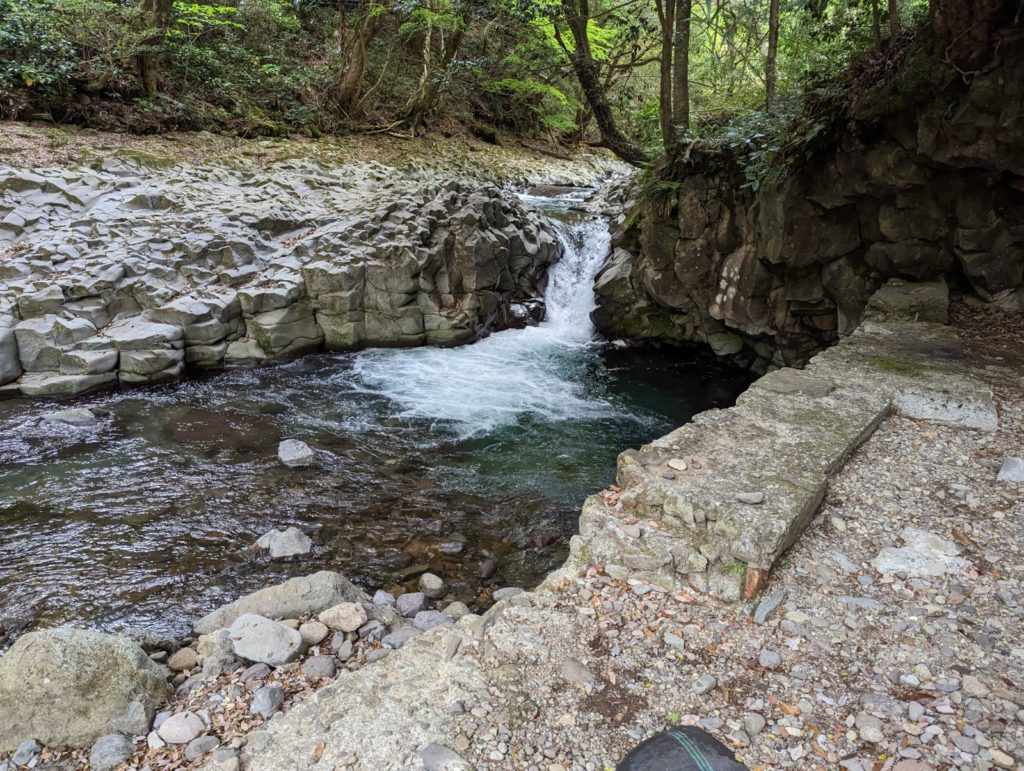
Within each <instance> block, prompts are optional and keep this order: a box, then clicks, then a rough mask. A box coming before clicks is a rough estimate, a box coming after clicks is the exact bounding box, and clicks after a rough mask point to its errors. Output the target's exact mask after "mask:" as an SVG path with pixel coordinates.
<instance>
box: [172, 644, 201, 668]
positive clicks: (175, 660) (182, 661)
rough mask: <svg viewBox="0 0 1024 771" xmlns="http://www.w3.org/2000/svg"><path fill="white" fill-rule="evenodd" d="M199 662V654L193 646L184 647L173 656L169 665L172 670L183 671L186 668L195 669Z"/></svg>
mask: <svg viewBox="0 0 1024 771" xmlns="http://www.w3.org/2000/svg"><path fill="white" fill-rule="evenodd" d="M198 663H199V654H198V653H196V652H195V650H193V649H192V648H182V649H181V650H179V651H176V652H175V654H174V655H173V656H171V658H170V660H169V661H168V662H167V666H168V667H169V668H170V670H171V671H172V672H183V671H185V670H186V669H194V668H195V666H196V664H198Z"/></svg>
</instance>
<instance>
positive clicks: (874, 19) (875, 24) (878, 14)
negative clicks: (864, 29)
mask: <svg viewBox="0 0 1024 771" xmlns="http://www.w3.org/2000/svg"><path fill="white" fill-rule="evenodd" d="M871 34H872V36H873V37H874V39H875V50H876V51H881V50H882V11H881V9H880V8H879V7H878V0H871Z"/></svg>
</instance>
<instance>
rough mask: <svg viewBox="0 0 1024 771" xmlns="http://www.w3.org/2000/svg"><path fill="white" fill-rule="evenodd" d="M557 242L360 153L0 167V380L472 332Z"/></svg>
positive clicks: (34, 390)
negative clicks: (346, 160) (348, 157)
mask: <svg viewBox="0 0 1024 771" xmlns="http://www.w3.org/2000/svg"><path fill="white" fill-rule="evenodd" d="M559 249H560V247H559V241H558V240H557V237H556V236H555V234H554V232H553V231H552V230H551V229H550V227H549V226H548V225H547V224H546V223H545V222H543V221H542V220H541V219H540V218H539V217H538V216H537V215H536V214H534V213H532V212H530V211H529V210H527V209H525V208H523V206H522V205H521V204H520V202H519V201H518V199H517V198H516V197H515V196H514V195H512V194H510V193H508V192H506V191H503V190H502V189H501V188H499V187H497V186H496V185H493V184H488V183H483V182H480V181H477V180H452V179H447V180H445V179H440V180H439V179H438V178H437V177H436V176H434V177H433V178H431V177H430V176H427V175H421V176H419V177H418V176H417V175H415V174H413V175H405V177H403V176H402V175H400V174H399V173H398V172H396V171H395V170H393V169H388V168H386V167H381V166H376V165H369V164H367V165H364V166H361V167H342V168H334V169H328V168H324V167H321V166H318V165H316V164H310V163H291V164H284V165H281V166H278V167H274V168H272V169H271V170H269V171H268V172H265V173H261V174H254V173H249V172H245V171H240V170H232V169H228V168H190V167H183V166H175V167H173V168H172V169H166V170H163V171H153V170H151V169H144V168H143V167H141V166H139V165H137V164H134V163H129V162H123V161H110V162H107V163H105V164H103V166H102V168H100V169H98V170H81V171H40V172H25V171H16V170H13V169H9V170H0V393H2V394H6V395H16V394H21V395H25V396H58V395H73V394H77V393H80V392H82V391H85V390H89V389H92V388H97V387H101V386H106V385H114V384H116V383H118V382H120V383H122V384H135V383H146V382H156V381H162V380H167V379H171V378H175V377H177V376H179V375H181V373H182V372H183V371H184V370H185V369H186V368H189V367H194V368H216V367H222V366H232V365H250V364H258V363H262V362H265V361H270V360H278V359H284V358H288V357H292V356H295V355H298V354H300V353H305V352H308V351H314V350H318V349H321V348H327V349H330V350H351V349H356V348H360V347H363V346H413V345H424V344H428V345H456V344H459V343H464V342H468V341H470V340H473V339H475V338H476V337H478V336H479V335H481V334H483V333H485V332H486V331H487V330H488V329H490V328H493V327H495V326H504V325H511V324H514V323H515V322H516V319H517V318H522V317H524V316H525V315H526V314H524V313H522V312H521V309H519V308H517V307H516V305H517V304H518V303H521V302H524V301H526V302H529V303H534V302H536V301H537V299H538V298H539V295H540V289H541V288H542V282H543V280H544V277H545V275H546V270H547V266H548V265H549V264H550V263H551V262H552V261H554V260H555V259H557V257H558V256H559Z"/></svg>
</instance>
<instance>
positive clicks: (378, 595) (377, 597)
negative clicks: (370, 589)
mask: <svg viewBox="0 0 1024 771" xmlns="http://www.w3.org/2000/svg"><path fill="white" fill-rule="evenodd" d="M373 604H374V605H394V604H395V595H393V594H392V593H391V592H385V591H384V590H383V589H378V590H377V591H376V592H374V593H373Z"/></svg>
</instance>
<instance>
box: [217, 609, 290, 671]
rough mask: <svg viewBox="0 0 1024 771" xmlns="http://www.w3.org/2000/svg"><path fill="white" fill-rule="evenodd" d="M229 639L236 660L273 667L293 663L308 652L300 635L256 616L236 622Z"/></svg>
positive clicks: (245, 617)
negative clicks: (304, 650)
mask: <svg viewBox="0 0 1024 771" xmlns="http://www.w3.org/2000/svg"><path fill="white" fill-rule="evenodd" d="M228 635H229V639H230V640H231V647H232V649H233V650H234V652H235V655H236V656H239V657H240V658H243V659H245V660H246V661H252V662H256V663H260V664H268V665H269V666H272V667H279V666H281V665H282V664H287V663H288V662H289V661H293V660H294V659H295V658H296V657H297V656H298V655H299V654H300V653H301V652H302V651H303V649H304V648H305V646H304V644H303V642H302V635H300V634H299V633H298V631H296V630H295V629H289V628H288V627H286V626H285V625H284V624H279V623H277V622H276V621H271V620H270V619H268V618H264V617H263V616H257V615H256V614H255V613H246V614H245V615H244V616H239V617H238V618H237V619H235V622H234V623H233V624H232V625H231V627H230V628H229V629H228Z"/></svg>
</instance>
